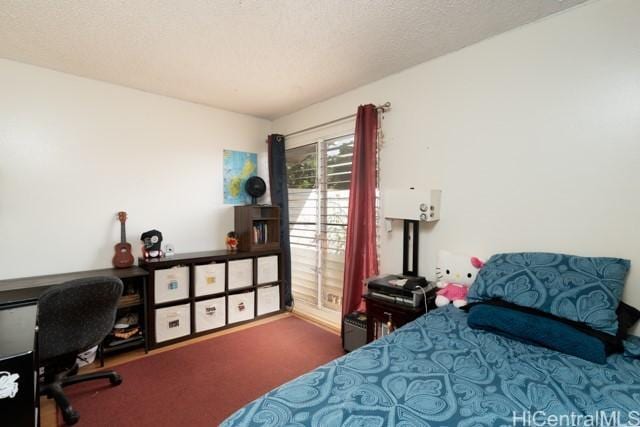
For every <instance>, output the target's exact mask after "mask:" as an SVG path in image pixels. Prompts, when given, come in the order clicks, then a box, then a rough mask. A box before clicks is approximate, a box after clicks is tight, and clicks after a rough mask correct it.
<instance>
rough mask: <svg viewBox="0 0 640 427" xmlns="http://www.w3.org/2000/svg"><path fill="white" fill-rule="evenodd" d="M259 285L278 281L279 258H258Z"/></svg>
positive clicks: (275, 256)
mask: <svg viewBox="0 0 640 427" xmlns="http://www.w3.org/2000/svg"><path fill="white" fill-rule="evenodd" d="M257 279H258V281H257V282H258V284H261V283H271V282H276V281H278V256H277V255H274V256H263V257H260V258H258V278H257Z"/></svg>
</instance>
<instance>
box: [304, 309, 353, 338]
mask: <svg viewBox="0 0 640 427" xmlns="http://www.w3.org/2000/svg"><path fill="white" fill-rule="evenodd" d="M292 314H293V315H294V316H296V317H299V318H300V319H302V320H305V321H307V322H309V323H313V324H314V325H316V326H318V327H320V328H322V329H324V330H326V331H329V332H331V333H333V334H336V335H340V334H341V331H340V328H339V327H338V326H336V325H334V324H332V323H329V322H327V321H326V320H323V319H320V318H318V317H316V316H313V315H311V314H309V313H301V312H300V311H298V310H296V309H295V308H294V309H293V311H292Z"/></svg>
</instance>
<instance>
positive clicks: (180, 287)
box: [153, 267, 189, 304]
mask: <svg viewBox="0 0 640 427" xmlns="http://www.w3.org/2000/svg"><path fill="white" fill-rule="evenodd" d="M153 289H154V295H155V297H154V301H155V303H156V304H160V303H163V302H169V301H176V300H179V299H184V298H189V267H173V268H167V269H163V270H156V271H155V274H154V281H153Z"/></svg>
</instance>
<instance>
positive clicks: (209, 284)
mask: <svg viewBox="0 0 640 427" xmlns="http://www.w3.org/2000/svg"><path fill="white" fill-rule="evenodd" d="M194 276H195V277H194V283H195V294H196V296H197V297H199V296H201V295H211V294H218V293H221V292H224V263H223V262H221V263H218V264H205V265H196V266H195V268H194Z"/></svg>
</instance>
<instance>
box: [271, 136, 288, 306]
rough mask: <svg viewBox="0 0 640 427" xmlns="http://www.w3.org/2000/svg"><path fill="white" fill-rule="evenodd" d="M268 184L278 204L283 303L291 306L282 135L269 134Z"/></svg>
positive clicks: (272, 196) (285, 167) (275, 202)
mask: <svg viewBox="0 0 640 427" xmlns="http://www.w3.org/2000/svg"><path fill="white" fill-rule="evenodd" d="M267 144H268V146H269V148H268V150H269V186H270V188H271V204H273V205H276V206H280V247H281V249H282V268H283V272H282V280H283V287H284V304H285V306H287V307H292V306H293V296H292V295H291V246H290V245H289V191H288V190H287V160H286V157H285V153H284V136H283V135H277V134H273V135H269V137H268V138H267Z"/></svg>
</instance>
